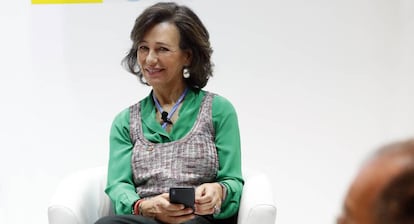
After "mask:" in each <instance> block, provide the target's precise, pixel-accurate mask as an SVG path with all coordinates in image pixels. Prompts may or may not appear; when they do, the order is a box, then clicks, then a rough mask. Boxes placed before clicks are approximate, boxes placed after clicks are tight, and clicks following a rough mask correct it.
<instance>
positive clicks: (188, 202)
mask: <svg viewBox="0 0 414 224" xmlns="http://www.w3.org/2000/svg"><path fill="white" fill-rule="evenodd" d="M194 201H195V190H194V188H193V187H172V188H170V202H171V203H174V204H183V205H184V206H185V207H186V208H192V209H194Z"/></svg>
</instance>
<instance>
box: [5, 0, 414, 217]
mask: <svg viewBox="0 0 414 224" xmlns="http://www.w3.org/2000/svg"><path fill="white" fill-rule="evenodd" d="M180 2H183V3H185V4H187V5H189V6H190V7H192V8H193V9H194V11H196V13H198V15H199V16H200V17H201V19H202V20H203V21H204V23H205V25H206V26H207V28H208V29H209V31H210V34H211V42H212V45H213V48H214V56H213V60H214V63H215V65H216V66H215V76H214V77H213V79H212V80H211V81H210V82H209V84H208V86H207V87H206V89H207V90H210V91H214V92H217V93H219V94H221V95H223V96H225V97H227V98H228V99H230V100H231V101H232V102H233V104H234V106H235V107H236V109H237V111H238V114H239V121H240V128H241V136H242V146H243V149H242V150H243V162H244V166H245V167H251V168H254V169H257V170H261V171H263V172H265V173H267V174H268V175H269V177H270V178H271V182H272V185H273V190H274V193H275V200H276V203H277V206H278V215H277V221H276V223H278V224H297V223H315V224H328V223H333V221H334V220H335V217H336V215H337V214H338V213H339V211H340V206H341V203H342V199H343V196H344V194H345V190H346V189H347V187H348V184H349V182H350V181H351V179H352V177H353V175H354V174H355V172H356V170H357V169H358V166H359V164H360V163H361V161H362V160H363V159H364V158H365V157H366V156H367V155H368V154H369V153H371V152H372V150H373V149H375V148H376V147H378V146H379V145H381V144H383V143H385V142H388V141H391V140H396V139H401V138H406V137H409V136H411V135H412V134H413V133H414V118H413V114H414V103H413V99H414V88H413V87H412V86H413V85H412V84H413V82H414V76H413V74H414V66H413V64H414V63H413V60H414V53H413V52H414V44H413V41H412V40H413V39H414V14H413V13H412V12H413V10H414V2H413V1H411V0H394V1H389V0H337V1H331V0H315V1H306V0H276V1H270V0H269V1H265V0H258V1H239V0H229V1H219V0H210V1H201V0H200V1H196V0H191V1H180ZM151 3H153V1H147V0H142V1H131V2H128V1H126V0H125V1H123V0H119V1H118V3H116V1H114V0H112V1H109V2H108V1H107V2H106V3H104V4H93V5H88V4H82V5H77V4H75V5H30V2H29V1H8V2H6V1H2V2H1V3H0V27H1V28H0V29H1V35H0V59H1V60H0V61H1V66H0V102H1V110H0V115H1V116H0V139H1V142H2V147H1V148H0V153H1V154H0V223H8V224H14V223H47V205H48V201H49V199H50V197H51V195H52V193H53V191H54V189H55V188H56V185H57V183H58V181H60V180H61V179H62V178H63V177H64V176H65V175H67V174H69V173H71V172H74V171H77V170H81V169H84V168H88V167H93V166H98V165H103V164H106V160H107V158H108V132H109V127H110V124H111V122H112V119H113V117H114V116H115V115H116V114H117V113H118V112H119V111H121V110H122V109H124V108H125V107H127V106H129V105H130V104H132V103H135V102H136V101H138V100H139V99H141V98H142V97H144V96H146V95H147V94H148V91H149V90H150V89H149V88H148V87H144V86H142V85H140V84H139V83H138V81H137V80H136V78H134V77H133V76H132V75H130V74H128V73H127V72H126V71H124V70H123V69H122V67H121V66H120V61H121V59H122V57H123V56H124V55H125V53H126V52H127V50H128V48H129V46H130V42H129V33H130V30H131V28H132V25H133V22H134V19H135V17H136V16H137V15H138V14H139V13H140V12H141V11H142V9H143V7H146V6H148V5H149V4H151Z"/></svg>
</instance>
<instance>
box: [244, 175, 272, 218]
mask: <svg viewBox="0 0 414 224" xmlns="http://www.w3.org/2000/svg"><path fill="white" fill-rule="evenodd" d="M244 179H245V184H244V187H243V193H242V197H241V202H240V208H239V216H238V221H237V223H238V224H259V223H260V224H274V223H275V220H276V205H275V202H274V199H273V193H272V189H271V184H270V182H269V179H268V177H267V176H266V175H265V174H263V173H248V175H245V177H244Z"/></svg>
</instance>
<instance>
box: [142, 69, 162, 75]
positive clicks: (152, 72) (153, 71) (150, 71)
mask: <svg viewBox="0 0 414 224" xmlns="http://www.w3.org/2000/svg"><path fill="white" fill-rule="evenodd" d="M145 70H146V71H147V72H148V74H149V75H153V74H156V73H159V72H161V71H162V70H163V69H161V68H147V69H145Z"/></svg>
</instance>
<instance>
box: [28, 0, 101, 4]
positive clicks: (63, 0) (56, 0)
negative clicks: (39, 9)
mask: <svg viewBox="0 0 414 224" xmlns="http://www.w3.org/2000/svg"><path fill="white" fill-rule="evenodd" d="M102 2H103V0H32V4H72V3H102Z"/></svg>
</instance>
